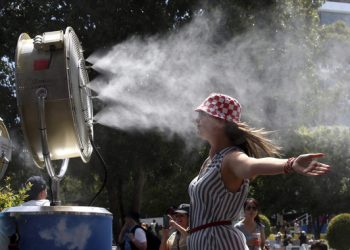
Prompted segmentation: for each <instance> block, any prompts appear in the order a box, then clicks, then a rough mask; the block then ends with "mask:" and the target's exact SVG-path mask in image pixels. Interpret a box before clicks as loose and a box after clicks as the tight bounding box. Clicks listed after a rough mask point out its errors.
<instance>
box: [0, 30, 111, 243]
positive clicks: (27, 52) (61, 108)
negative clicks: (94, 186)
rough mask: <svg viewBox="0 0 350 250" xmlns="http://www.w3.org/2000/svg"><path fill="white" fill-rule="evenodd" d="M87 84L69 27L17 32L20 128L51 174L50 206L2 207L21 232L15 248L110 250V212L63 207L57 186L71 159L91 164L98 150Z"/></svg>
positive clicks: (37, 160)
mask: <svg viewBox="0 0 350 250" xmlns="http://www.w3.org/2000/svg"><path fill="white" fill-rule="evenodd" d="M88 81H89V79H88V74H87V71H86V66H85V60H84V57H83V51H82V47H81V45H80V42H79V40H78V38H77V36H76V34H75V33H74V31H73V29H72V28H71V27H68V28H67V29H66V30H65V32H63V31H53V32H45V33H43V34H41V35H38V36H35V37H34V39H32V38H30V37H29V35H28V34H26V33H23V34H21V35H20V37H19V39H18V43H17V50H16V88H17V101H18V107H19V111H20V118H21V123H22V130H23V133H24V136H25V140H26V143H27V146H28V148H29V151H30V152H31V154H32V156H33V159H34V162H35V164H36V166H38V167H39V168H46V169H47V172H48V175H49V176H50V179H51V190H52V200H53V201H52V204H53V206H17V207H10V208H7V209H5V211H4V214H5V215H6V216H8V217H9V218H10V219H11V220H10V221H11V223H12V224H11V223H10V225H12V228H15V229H16V230H15V231H16V232H14V233H15V234H17V235H18V237H15V239H16V240H15V242H13V243H11V244H13V245H15V246H18V247H19V249H35V250H47V249H51V250H69V249H73V248H74V249H81V250H83V249H84V250H96V249H99V250H110V249H111V248H112V218H113V216H112V214H111V213H110V212H109V211H107V210H106V209H104V208H99V207H91V206H62V205H61V201H60V199H59V184H60V181H61V180H62V178H63V177H64V175H65V173H66V170H67V168H68V163H69V159H70V158H73V157H81V159H82V160H83V162H88V161H89V160H90V157H91V154H92V151H93V148H95V147H94V142H93V110H92V100H91V93H90V90H89V88H88V87H87V84H88ZM95 149H96V148H95ZM95 151H96V153H97V155H98V156H99V158H100V160H101V159H102V157H100V155H99V153H98V152H97V150H95ZM7 158H8V156H7ZM61 160H62V162H61ZM57 162H58V163H59V164H58V165H59V166H57V167H56V166H55V164H57ZM102 162H103V160H102ZM56 170H57V171H56ZM101 190H102V189H101ZM101 190H100V191H101ZM90 205H91V203H90ZM11 239H12V237H11ZM5 245H6V244H5ZM0 248H1V246H0ZM1 249H2V248H1ZM16 249H17V248H16Z"/></svg>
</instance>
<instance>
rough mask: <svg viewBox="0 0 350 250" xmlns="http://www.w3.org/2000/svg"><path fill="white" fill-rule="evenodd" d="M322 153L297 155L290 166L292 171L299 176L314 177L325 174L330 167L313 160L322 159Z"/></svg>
mask: <svg viewBox="0 0 350 250" xmlns="http://www.w3.org/2000/svg"><path fill="white" fill-rule="evenodd" d="M323 156H324V154H323V153H316V154H303V155H299V156H298V157H297V158H296V159H295V160H294V162H293V164H292V169H293V170H294V171H295V172H296V173H299V174H303V175H308V176H316V175H323V174H325V173H327V172H328V171H329V170H330V168H331V166H329V165H327V164H324V163H320V162H318V161H316V160H315V159H317V158H321V157H323Z"/></svg>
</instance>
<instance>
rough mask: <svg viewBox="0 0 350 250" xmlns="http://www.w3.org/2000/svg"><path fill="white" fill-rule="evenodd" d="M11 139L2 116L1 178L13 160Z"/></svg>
mask: <svg viewBox="0 0 350 250" xmlns="http://www.w3.org/2000/svg"><path fill="white" fill-rule="evenodd" d="M11 153H12V148H11V141H10V136H9V133H8V131H7V129H6V126H5V124H4V122H3V120H2V119H1V118H0V180H1V179H2V177H3V176H4V174H5V172H6V169H7V166H8V163H9V161H10V160H11Z"/></svg>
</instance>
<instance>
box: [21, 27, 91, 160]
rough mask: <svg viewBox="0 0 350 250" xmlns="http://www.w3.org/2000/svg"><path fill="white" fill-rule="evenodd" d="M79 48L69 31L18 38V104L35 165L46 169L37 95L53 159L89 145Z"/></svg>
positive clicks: (86, 151)
mask: <svg viewBox="0 0 350 250" xmlns="http://www.w3.org/2000/svg"><path fill="white" fill-rule="evenodd" d="M87 83H88V76H87V73H86V69H85V61H84V58H83V55H82V48H81V46H80V43H79V40H78V38H77V36H76V35H75V33H74V31H73V29H72V28H71V27H68V28H67V29H66V31H65V33H63V31H53V32H47V33H44V34H43V35H42V36H36V37H35V38H34V39H31V38H30V37H29V35H28V34H26V33H23V34H21V35H20V37H19V39H18V43H17V50H16V89H17V103H18V107H19V111H20V116H21V123H22V129H23V132H24V135H25V138H26V141H27V144H28V146H29V149H30V151H31V153H32V156H33V159H34V162H35V163H36V165H37V166H39V167H43V166H44V157H43V152H42V142H41V135H40V133H41V132H40V122H39V110H38V92H39V90H45V91H46V99H45V123H46V130H47V138H48V147H49V150H50V157H51V159H52V160H57V159H65V158H73V157H79V156H80V157H81V158H82V160H83V161H84V162H87V161H89V159H90V156H91V153H92V146H91V143H90V138H91V137H92V133H93V132H92V116H93V114H92V113H93V112H92V102H91V93H90V90H89V89H88V88H87Z"/></svg>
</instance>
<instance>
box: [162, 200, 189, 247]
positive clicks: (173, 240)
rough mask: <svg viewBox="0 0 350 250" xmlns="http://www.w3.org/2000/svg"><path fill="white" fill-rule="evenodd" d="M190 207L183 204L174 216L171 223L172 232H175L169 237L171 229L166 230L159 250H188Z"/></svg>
mask: <svg viewBox="0 0 350 250" xmlns="http://www.w3.org/2000/svg"><path fill="white" fill-rule="evenodd" d="M189 209H190V205H189V204H181V205H180V206H179V207H178V208H177V209H176V210H175V211H174V213H173V214H172V216H170V215H169V217H170V218H171V219H170V221H169V225H170V230H175V231H174V232H173V233H172V234H171V235H170V236H169V229H168V228H164V229H163V234H162V242H161V244H160V248H159V250H187V244H186V240H187V235H188V233H187V230H188V226H189V223H188V213H189Z"/></svg>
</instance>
